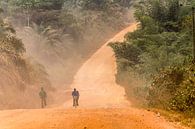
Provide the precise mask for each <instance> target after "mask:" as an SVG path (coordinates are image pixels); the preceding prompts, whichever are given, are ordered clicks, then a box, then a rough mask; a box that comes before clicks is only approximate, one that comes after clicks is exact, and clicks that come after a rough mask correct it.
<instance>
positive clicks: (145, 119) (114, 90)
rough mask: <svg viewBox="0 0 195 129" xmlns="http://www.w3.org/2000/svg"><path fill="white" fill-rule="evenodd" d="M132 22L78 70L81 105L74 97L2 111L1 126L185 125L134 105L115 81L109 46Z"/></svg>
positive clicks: (109, 128) (122, 128)
mask: <svg viewBox="0 0 195 129" xmlns="http://www.w3.org/2000/svg"><path fill="white" fill-rule="evenodd" d="M135 29H136V24H132V25H130V26H129V27H127V28H126V29H124V30H123V31H121V32H120V33H118V34H117V35H116V36H115V37H113V38H112V39H110V40H109V41H108V42H107V43H105V45H104V46H102V47H101V48H100V49H99V50H98V51H97V52H96V53H94V55H92V56H91V58H90V59H89V60H88V61H87V62H85V63H84V64H83V66H82V67H81V68H80V70H79V71H78V72H77V74H76V75H75V78H74V82H73V84H72V86H71V87H72V88H77V89H78V90H79V91H80V95H81V97H80V107H79V108H77V109H73V108H72V101H67V102H66V103H65V104H64V105H63V106H61V107H58V108H51V109H45V110H41V109H37V110H35V109H34V110H33V109H32V110H12V111H10V110H9V111H0V129H183V128H182V127H179V126H178V125H174V124H172V123H169V122H167V121H165V120H164V118H162V117H159V116H157V115H156V114H155V113H152V112H148V111H145V110H141V109H135V108H131V106H130V105H131V104H130V103H129V102H128V101H127V100H126V99H125V91H124V89H123V88H122V87H120V86H119V85H117V84H116V83H115V74H116V62H115V58H114V53H113V51H112V49H111V48H109V47H108V46H107V44H108V43H109V42H112V41H122V40H123V37H124V35H125V34H126V33H127V32H128V31H134V30H135Z"/></svg>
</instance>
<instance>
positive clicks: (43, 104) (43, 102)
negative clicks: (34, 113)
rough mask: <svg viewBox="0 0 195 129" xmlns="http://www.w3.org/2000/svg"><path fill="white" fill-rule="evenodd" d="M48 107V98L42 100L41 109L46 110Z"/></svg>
mask: <svg viewBox="0 0 195 129" xmlns="http://www.w3.org/2000/svg"><path fill="white" fill-rule="evenodd" d="M46 106H47V102H46V98H41V107H42V108H44V107H46Z"/></svg>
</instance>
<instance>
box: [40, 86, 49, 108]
mask: <svg viewBox="0 0 195 129" xmlns="http://www.w3.org/2000/svg"><path fill="white" fill-rule="evenodd" d="M39 97H40V98H41V107H42V108H45V107H46V106H47V101H46V99H47V93H46V92H45V90H44V88H43V87H41V91H40V92H39Z"/></svg>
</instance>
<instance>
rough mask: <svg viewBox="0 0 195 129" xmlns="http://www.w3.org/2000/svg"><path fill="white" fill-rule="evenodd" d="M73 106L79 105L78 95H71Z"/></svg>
mask: <svg viewBox="0 0 195 129" xmlns="http://www.w3.org/2000/svg"><path fill="white" fill-rule="evenodd" d="M73 106H75V107H76V106H79V97H78V96H73Z"/></svg>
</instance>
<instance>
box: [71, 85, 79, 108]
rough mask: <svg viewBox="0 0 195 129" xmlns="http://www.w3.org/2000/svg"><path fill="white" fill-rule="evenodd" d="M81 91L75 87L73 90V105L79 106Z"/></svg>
mask: <svg viewBox="0 0 195 129" xmlns="http://www.w3.org/2000/svg"><path fill="white" fill-rule="evenodd" d="M79 96H80V95H79V91H77V90H76V88H74V91H73V92H72V97H73V107H75V108H76V107H77V106H79Z"/></svg>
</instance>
